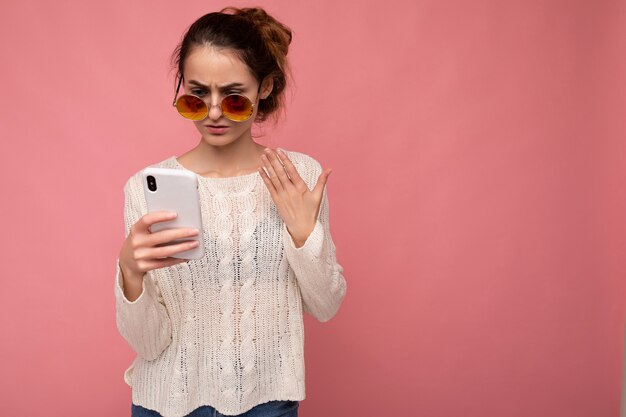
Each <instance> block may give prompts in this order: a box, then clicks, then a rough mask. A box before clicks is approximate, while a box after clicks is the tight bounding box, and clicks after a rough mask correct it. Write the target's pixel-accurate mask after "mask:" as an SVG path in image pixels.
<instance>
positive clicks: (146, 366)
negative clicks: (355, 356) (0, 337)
mask: <svg viewBox="0 0 626 417" xmlns="http://www.w3.org/2000/svg"><path fill="white" fill-rule="evenodd" d="M290 41H291V31H290V30H289V29H288V28H287V27H286V26H284V25H283V24H281V23H279V22H278V21H277V20H275V19H274V18H273V17H271V16H269V15H268V14H267V13H266V12H265V11H264V10H263V9H260V8H244V9H236V8H225V9H223V10H222V11H221V12H219V13H209V14H207V15H205V16H202V17H201V18H200V19H198V20H197V21H196V22H195V23H193V24H192V25H191V26H190V27H189V29H188V30H187V32H186V34H185V36H184V38H183V40H182V41H181V43H180V45H178V47H177V49H176V51H175V54H174V57H175V58H176V59H175V61H176V65H177V67H178V73H177V80H178V83H177V88H176V94H175V97H174V102H173V104H174V105H175V106H176V108H177V110H178V111H179V113H180V114H181V115H182V116H184V117H186V118H188V119H190V120H192V121H193V123H194V124H195V126H196V128H197V129H198V131H199V132H200V135H201V138H200V140H199V143H198V144H197V145H196V146H195V147H194V148H193V149H191V150H189V151H188V152H186V153H185V154H183V155H181V156H179V157H175V156H171V157H169V158H167V159H165V160H163V161H161V162H158V163H156V164H153V165H151V166H156V167H161V168H171V169H182V170H189V171H192V172H194V173H196V175H197V176H198V181H199V186H198V192H199V195H200V199H201V209H202V221H203V229H204V230H203V238H204V246H205V254H204V257H203V258H202V259H199V260H181V259H177V258H173V257H171V255H173V254H174V253H177V252H181V251H184V250H188V249H190V245H189V244H188V243H178V244H175V245H169V246H160V244H162V243H165V242H169V241H171V240H174V239H178V238H186V237H190V236H193V235H194V234H195V233H197V231H196V230H191V229H186V228H176V229H170V230H163V231H159V232H155V233H151V232H150V225H152V224H154V223H157V222H162V221H166V220H168V219H171V217H169V213H167V212H164V211H160V212H151V213H148V212H147V208H146V201H145V197H144V195H143V188H142V184H141V171H138V172H136V173H135V174H134V175H132V176H131V177H130V178H129V179H128V181H127V182H126V184H125V186H124V194H125V205H124V222H125V231H126V239H125V240H124V243H123V245H122V248H121V251H120V253H119V258H118V260H117V261H118V262H117V272H116V277H115V295H116V322H117V328H118V330H119V332H120V334H121V335H122V336H123V337H124V339H126V341H127V342H128V343H129V345H130V346H131V347H132V348H133V350H135V351H136V353H137V356H136V357H135V360H134V361H133V363H132V364H131V365H130V367H129V368H128V369H127V370H126V372H125V373H124V380H125V381H126V383H127V384H128V385H130V386H131V387H132V406H131V409H132V416H135V417H137V416H165V417H182V416H194V417H198V416H209V415H210V416H216V415H245V416H248V417H253V416H261V415H262V416H267V417H270V416H296V415H297V411H298V405H299V403H298V402H299V401H300V400H303V399H304V398H305V384H304V382H305V378H304V326H303V318H302V315H303V311H304V312H307V313H309V314H311V315H313V316H314V317H315V318H316V319H317V320H319V321H321V322H324V321H327V320H329V319H330V318H331V317H333V316H334V315H335V314H336V312H337V310H338V309H339V306H340V305H341V303H342V301H343V298H344V295H345V293H346V281H345V279H344V277H343V267H342V266H341V265H340V264H338V263H337V260H336V256H335V245H334V243H333V241H332V238H331V235H330V231H329V207H328V198H327V195H326V190H325V185H326V182H327V180H328V175H329V173H330V170H325V171H323V170H322V167H321V165H320V164H319V163H318V162H317V161H316V160H315V159H314V158H312V157H310V156H308V155H306V154H304V153H300V152H295V151H287V150H285V149H278V150H274V149H267V148H265V147H264V146H262V145H260V144H258V143H256V142H254V140H253V139H252V135H251V128H252V124H253V123H254V122H263V121H265V120H266V119H267V118H268V117H269V116H276V114H277V112H279V111H280V110H282V106H283V103H284V101H283V96H284V90H285V87H286V78H287V77H286V74H287V61H286V55H287V51H288V47H289V43H290ZM181 86H182V87H183V88H184V91H185V94H182V95H180V96H179V92H180V87H181Z"/></svg>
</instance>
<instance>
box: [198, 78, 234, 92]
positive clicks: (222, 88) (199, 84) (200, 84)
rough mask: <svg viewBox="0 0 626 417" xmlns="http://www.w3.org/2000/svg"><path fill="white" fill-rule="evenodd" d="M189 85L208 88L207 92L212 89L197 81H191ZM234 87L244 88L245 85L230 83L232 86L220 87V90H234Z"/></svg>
mask: <svg viewBox="0 0 626 417" xmlns="http://www.w3.org/2000/svg"><path fill="white" fill-rule="evenodd" d="M189 84H194V85H197V86H198V87H203V88H206V89H207V90H210V89H211V88H210V87H209V86H206V85H204V84H202V83H201V82H199V81H196V80H190V81H189ZM232 87H243V84H242V83H230V84H226V85H223V86H221V87H218V89H220V90H226V89H228V88H232Z"/></svg>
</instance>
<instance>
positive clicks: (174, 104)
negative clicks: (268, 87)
mask: <svg viewBox="0 0 626 417" xmlns="http://www.w3.org/2000/svg"><path fill="white" fill-rule="evenodd" d="M182 81H183V77H180V78H179V79H178V86H177V87H176V94H174V101H172V106H174V107H176V102H177V100H180V99H181V97H185V96H191V97H195V98H197V99H198V100H200V101H203V102H204V103H205V104H206V106H207V112H206V116H205V117H204V118H203V119H200V120H194V119H189V118H187V117H185V116H183V117H185V119H187V120H193V121H194V122H199V121H202V120H206V119H207V118H208V117H209V112H210V111H211V107H213V103H207V102H206V101H204V100H203V99H202V97H198V96H197V95H195V94H183V95H181V96H180V97H178V91H179V90H180V84H181V83H182ZM260 92H261V83H259V89H258V90H257V92H256V93H257V97H258V96H259V93H260ZM230 96H241V97H244V98H245V99H246V100H248V101H250V103H252V113H254V106H255V105H256V103H255V102H254V101H252V100H250V99H249V98H248V97H246V96H244V95H243V94H238V93H233V94H229V95H227V96H224V97H223V98H222V99H221V100H220V104H219V107H220V111H221V112H222V116H224V117H225V118H227V119H228V120H230V121H231V122H245V121H246V120H249V119H250V117H252V113H251V114H250V116H248V117H247V118H245V119H243V120H233V119H231V118H230V117H228V116H226V114H225V113H224V109H222V102H224V100H225V99H226V98H227V97H230ZM177 109H178V108H177ZM178 113H179V114H180V112H178ZM181 116H182V114H181Z"/></svg>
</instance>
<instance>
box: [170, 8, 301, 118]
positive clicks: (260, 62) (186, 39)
mask: <svg viewBox="0 0 626 417" xmlns="http://www.w3.org/2000/svg"><path fill="white" fill-rule="evenodd" d="M290 43H291V29H289V28H288V27H287V26H285V25H283V24H282V23H280V22H279V21H277V20H276V19H274V18H273V17H272V16H270V15H268V14H267V13H266V12H265V10H263V9H262V8H259V7H246V8H242V9H239V8H235V7H225V8H224V9H222V10H221V11H220V12H213V13H208V14H205V15H204V16H202V17H200V18H199V19H198V20H196V21H195V22H194V23H193V24H192V25H191V26H190V27H189V28H188V29H187V32H186V33H185V35H184V36H183V39H182V41H181V42H180V43H179V44H178V46H177V47H176V49H175V50H174V52H173V54H172V66H173V68H177V70H178V71H177V74H176V78H175V82H176V83H177V82H178V80H179V79H180V78H183V74H184V67H185V60H186V58H187V56H188V55H189V54H190V52H191V51H192V50H193V48H195V47H198V46H209V47H216V48H218V49H222V48H223V49H231V50H232V51H233V52H234V53H235V54H237V55H238V56H239V58H240V59H241V60H242V61H243V62H244V63H245V64H246V65H247V66H248V67H249V68H250V70H251V72H252V74H254V77H255V78H256V80H257V81H258V82H259V83H261V82H262V81H263V80H264V79H265V78H266V77H269V78H272V80H273V83H274V85H273V88H272V92H271V93H270V95H269V96H267V97H266V98H265V99H263V100H259V104H258V111H257V116H256V119H255V121H258V122H263V121H265V120H266V119H267V118H268V116H269V115H271V114H274V117H275V121H276V120H277V110H283V111H284V98H285V87H286V85H287V74H288V73H290V70H289V66H288V64H287V52H288V50H289V44H290ZM290 78H291V77H290Z"/></svg>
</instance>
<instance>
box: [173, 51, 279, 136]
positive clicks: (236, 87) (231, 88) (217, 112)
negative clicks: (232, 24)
mask: <svg viewBox="0 0 626 417" xmlns="http://www.w3.org/2000/svg"><path fill="white" fill-rule="evenodd" d="M183 75H184V76H183V80H184V83H183V85H184V89H185V92H186V93H188V94H194V95H197V96H199V97H200V98H202V99H203V100H204V101H206V102H207V103H211V104H212V105H211V108H210V110H209V115H208V117H207V118H206V119H204V120H198V121H194V122H193V123H194V124H195V125H196V128H197V129H198V131H199V132H200V134H201V135H202V138H203V140H204V141H205V142H206V143H208V144H210V145H213V146H224V145H228V144H231V143H233V142H235V141H237V140H238V139H240V138H242V137H248V138H250V137H251V136H250V129H251V127H252V123H253V122H254V118H255V117H256V114H257V111H258V102H259V98H264V97H265V96H267V95H269V91H265V89H263V90H261V92H260V94H259V96H260V97H257V90H258V87H259V84H258V82H257V81H256V79H255V78H254V76H253V75H252V73H251V72H250V69H249V68H248V66H247V65H246V64H245V63H244V62H243V61H241V60H240V59H239V58H238V57H237V56H236V55H235V54H234V53H233V52H232V51H230V50H227V49H222V50H218V49H215V48H208V47H196V48H194V49H193V50H192V51H191V52H190V54H189V55H188V56H187V59H186V61H185V72H184V74H183ZM270 88H271V87H270ZM233 93H237V94H241V95H244V96H246V97H248V98H249V99H250V101H252V102H253V103H254V113H253V114H252V116H251V117H250V118H249V119H248V120H246V121H243V122H233V121H232V120H229V119H227V118H226V117H224V115H223V114H222V110H221V108H220V106H219V104H220V102H221V100H222V98H224V97H226V96H227V95H228V94H233ZM209 126H225V128H224V129H217V130H216V129H211V128H210V127H209Z"/></svg>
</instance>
